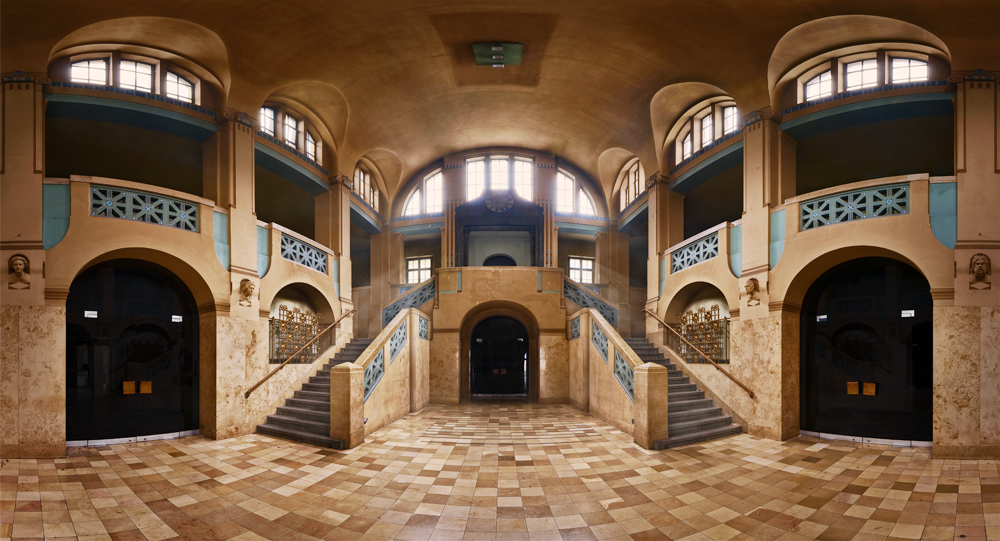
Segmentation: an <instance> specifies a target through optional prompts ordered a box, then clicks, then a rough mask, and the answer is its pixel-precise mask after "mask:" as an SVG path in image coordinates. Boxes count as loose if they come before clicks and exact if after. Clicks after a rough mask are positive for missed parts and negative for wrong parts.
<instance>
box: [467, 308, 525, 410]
mask: <svg viewBox="0 0 1000 541" xmlns="http://www.w3.org/2000/svg"><path fill="white" fill-rule="evenodd" d="M469 357H470V366H471V370H470V371H469V372H470V373H471V376H472V377H471V379H472V398H489V399H497V398H515V399H527V398H528V331H527V330H526V329H525V328H524V325H522V324H521V323H520V322H519V321H517V320H516V319H513V318H509V317H492V318H489V319H485V320H483V321H481V322H480V323H479V324H478V325H476V327H475V328H474V329H473V330H472V342H471V344H470V347H469Z"/></svg>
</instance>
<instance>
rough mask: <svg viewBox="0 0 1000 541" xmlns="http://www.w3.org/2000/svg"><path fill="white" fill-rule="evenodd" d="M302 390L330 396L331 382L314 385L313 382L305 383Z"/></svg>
mask: <svg viewBox="0 0 1000 541" xmlns="http://www.w3.org/2000/svg"><path fill="white" fill-rule="evenodd" d="M302 390H303V391H310V392H316V393H326V394H330V381H329V380H327V382H326V383H313V382H309V383H303V384H302Z"/></svg>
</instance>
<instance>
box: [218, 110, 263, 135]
mask: <svg viewBox="0 0 1000 541" xmlns="http://www.w3.org/2000/svg"><path fill="white" fill-rule="evenodd" d="M215 121H216V122H218V123H219V124H220V125H222V124H225V123H226V122H236V123H237V124H242V125H244V126H246V127H248V128H250V129H251V130H254V131H257V127H256V125H255V124H254V121H253V118H252V117H251V116H250V115H248V114H246V113H244V112H242V111H226V112H225V113H222V114H221V115H219V116H216V117H215Z"/></svg>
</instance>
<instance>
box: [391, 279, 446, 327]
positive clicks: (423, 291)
mask: <svg viewBox="0 0 1000 541" xmlns="http://www.w3.org/2000/svg"><path fill="white" fill-rule="evenodd" d="M436 286H437V281H436V280H431V281H429V282H427V283H426V284H424V285H423V287H420V288H417V289H414V290H412V291H410V292H409V293H407V294H406V296H405V297H403V298H401V299H399V300H398V301H396V302H394V303H392V304H390V305H389V306H387V307H386V308H385V309H383V310H382V327H385V326H386V325H388V324H389V322H390V321H392V318H394V317H396V314H399V313H400V312H402V311H403V310H406V309H407V308H414V307H417V306H421V305H423V304H424V303H425V302H427V301H429V300H431V299H433V298H434V295H435V293H436V291H437V289H436Z"/></svg>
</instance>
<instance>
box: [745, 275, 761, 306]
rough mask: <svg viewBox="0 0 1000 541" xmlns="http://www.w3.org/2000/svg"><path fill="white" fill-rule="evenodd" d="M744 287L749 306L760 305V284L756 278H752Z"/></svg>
mask: <svg viewBox="0 0 1000 541" xmlns="http://www.w3.org/2000/svg"><path fill="white" fill-rule="evenodd" d="M743 289H744V290H745V291H746V294H747V306H759V305H760V284H759V283H758V282H757V279H756V278H750V279H749V280H747V283H746V284H744V286H743Z"/></svg>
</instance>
